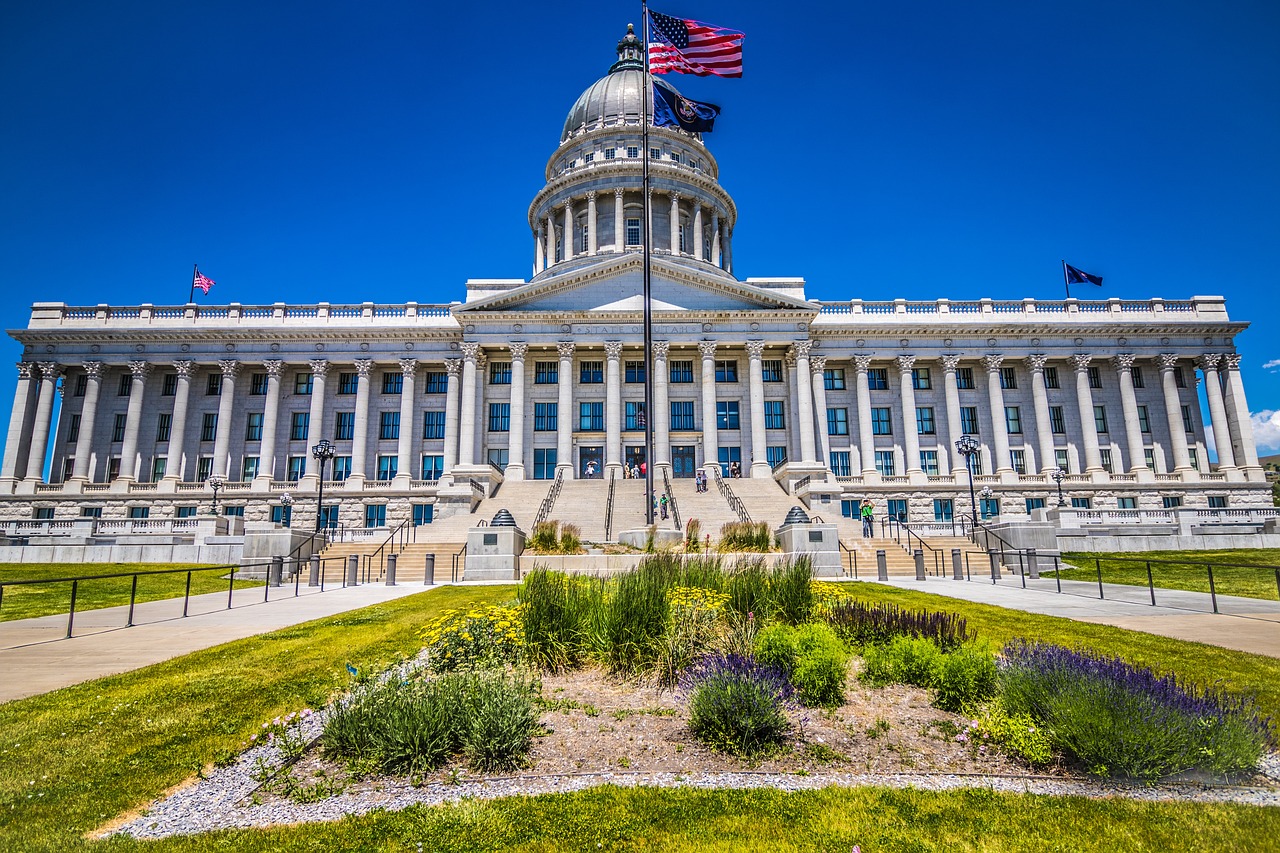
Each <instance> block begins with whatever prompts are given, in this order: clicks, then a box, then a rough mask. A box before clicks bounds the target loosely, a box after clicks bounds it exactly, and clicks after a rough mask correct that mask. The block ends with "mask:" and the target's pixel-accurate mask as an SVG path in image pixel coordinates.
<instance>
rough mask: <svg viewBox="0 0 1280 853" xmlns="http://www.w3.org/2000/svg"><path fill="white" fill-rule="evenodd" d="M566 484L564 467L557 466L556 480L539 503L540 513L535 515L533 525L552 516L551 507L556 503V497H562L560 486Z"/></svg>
mask: <svg viewBox="0 0 1280 853" xmlns="http://www.w3.org/2000/svg"><path fill="white" fill-rule="evenodd" d="M563 485H564V469H563V468H557V469H556V476H555V480H554V481H553V482H552V483H551V489H550V490H549V491H548V492H547V496H546V497H545V498H543V499H542V503H541V504H539V505H538V514H537V515H535V516H534V517H533V526H534V527H537V526H538V525H539V524H541V523H542V522H544V521H546V520H547V519H548V518H549V517H550V516H551V508H552V507H553V506H555V505H556V498H558V497H560V487H561V486H563Z"/></svg>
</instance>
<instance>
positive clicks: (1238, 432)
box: [1222, 352, 1265, 481]
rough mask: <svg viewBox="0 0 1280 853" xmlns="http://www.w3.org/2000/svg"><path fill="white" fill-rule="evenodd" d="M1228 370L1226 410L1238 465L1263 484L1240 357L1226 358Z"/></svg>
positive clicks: (1226, 355)
mask: <svg viewBox="0 0 1280 853" xmlns="http://www.w3.org/2000/svg"><path fill="white" fill-rule="evenodd" d="M1222 359H1223V363H1224V365H1225V366H1226V369H1227V390H1226V410H1227V427H1228V428H1229V429H1230V431H1231V440H1232V445H1233V447H1234V449H1235V459H1236V465H1238V466H1240V467H1242V468H1244V470H1245V473H1246V474H1247V476H1248V477H1249V479H1250V480H1255V481H1262V480H1264V479H1265V476H1264V475H1263V473H1262V467H1261V466H1260V465H1259V464H1258V446H1257V444H1255V443H1254V439H1253V421H1252V420H1251V419H1250V416H1249V403H1248V401H1246V400H1245V396H1244V378H1243V377H1242V376H1241V375H1240V354H1239V353H1235V352H1229V353H1226V354H1225V355H1223V357H1222Z"/></svg>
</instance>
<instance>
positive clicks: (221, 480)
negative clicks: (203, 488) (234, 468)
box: [205, 474, 227, 515]
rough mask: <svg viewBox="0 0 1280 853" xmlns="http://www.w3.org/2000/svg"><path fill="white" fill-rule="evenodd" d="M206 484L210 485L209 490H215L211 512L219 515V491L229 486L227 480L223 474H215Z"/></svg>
mask: <svg viewBox="0 0 1280 853" xmlns="http://www.w3.org/2000/svg"><path fill="white" fill-rule="evenodd" d="M205 482H206V483H208V484H209V488H211V489H213V509H212V510H211V512H212V513H213V514H214V515H217V514H218V491H219V490H220V489H221V488H222V487H223V486H225V485H226V484H227V478H226V477H223V476H222V475H221V474H214V475H213V476H212V477H210V478H209V479H207V480H205Z"/></svg>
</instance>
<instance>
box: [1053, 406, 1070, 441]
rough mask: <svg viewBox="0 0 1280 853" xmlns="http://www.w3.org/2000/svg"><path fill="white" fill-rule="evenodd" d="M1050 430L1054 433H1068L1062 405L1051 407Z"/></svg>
mask: <svg viewBox="0 0 1280 853" xmlns="http://www.w3.org/2000/svg"><path fill="white" fill-rule="evenodd" d="M1049 431H1050V432H1052V433H1053V434H1054V435H1066V434H1067V419H1066V418H1065V417H1063V415H1062V407H1061V406H1050V407H1049Z"/></svg>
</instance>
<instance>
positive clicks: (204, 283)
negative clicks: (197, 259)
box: [191, 270, 214, 293]
mask: <svg viewBox="0 0 1280 853" xmlns="http://www.w3.org/2000/svg"><path fill="white" fill-rule="evenodd" d="M213 285H214V281H213V279H211V278H209V277H208V276H207V275H205V274H204V273H202V272H200V270H196V276H195V278H194V279H192V280H191V286H192V287H198V288H200V292H201V293H208V292H209V288H211V287H213Z"/></svg>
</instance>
